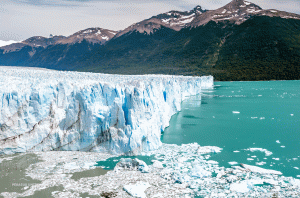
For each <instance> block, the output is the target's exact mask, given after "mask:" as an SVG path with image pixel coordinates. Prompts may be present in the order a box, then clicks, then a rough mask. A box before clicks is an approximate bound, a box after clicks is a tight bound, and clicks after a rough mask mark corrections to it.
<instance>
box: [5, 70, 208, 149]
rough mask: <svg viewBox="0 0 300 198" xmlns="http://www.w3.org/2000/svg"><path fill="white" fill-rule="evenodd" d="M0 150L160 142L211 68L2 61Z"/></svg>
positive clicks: (133, 146) (149, 146)
mask: <svg viewBox="0 0 300 198" xmlns="http://www.w3.org/2000/svg"><path fill="white" fill-rule="evenodd" d="M0 76H1V78H0V106H1V110H0V154H12V153H16V152H29V151H93V152H109V153H112V154H122V153H125V154H137V153H140V152H141V151H150V150H154V149H158V148H159V147H160V146H161V144H162V143H161V141H160V136H161V132H162V131H163V130H164V129H165V128H166V127H167V126H168V125H169V120H170V118H171V116H172V115H173V114H175V113H176V112H178V111H180V109H181V106H180V105H181V102H182V101H183V100H184V99H185V98H186V97H188V96H191V95H196V94H199V93H201V89H203V88H211V87H212V86H213V77H212V76H203V77H188V76H171V75H136V76H131V75H113V74H97V73H83V72H69V71H68V72H66V71H53V70H46V69H33V68H22V67H20V68H17V67H0Z"/></svg>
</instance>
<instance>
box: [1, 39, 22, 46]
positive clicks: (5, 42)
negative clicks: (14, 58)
mask: <svg viewBox="0 0 300 198" xmlns="http://www.w3.org/2000/svg"><path fill="white" fill-rule="evenodd" d="M17 42H18V41H13V40H9V41H1V40H0V47H2V46H5V45H10V44H13V43H17Z"/></svg>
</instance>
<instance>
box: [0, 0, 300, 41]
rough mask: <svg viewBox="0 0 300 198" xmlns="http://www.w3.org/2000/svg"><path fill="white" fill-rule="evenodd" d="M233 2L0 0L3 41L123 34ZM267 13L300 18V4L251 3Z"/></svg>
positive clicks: (291, 0) (293, 0) (279, 0)
mask: <svg viewBox="0 0 300 198" xmlns="http://www.w3.org/2000/svg"><path fill="white" fill-rule="evenodd" d="M230 1H231V0H152V1H149V0H148V1H147V0H0V25H1V28H0V40H4V41H8V40H15V41H21V40H24V39H27V38H29V37H31V36H46V37H48V36H49V35H50V34H53V35H65V36H68V35H71V34H73V33H75V32H77V31H79V30H83V29H86V28H90V27H101V28H105V29H111V30H122V29H124V28H126V27H128V26H129V25H131V24H133V23H136V22H139V21H142V20H144V19H147V18H150V17H151V16H153V15H157V14H160V13H163V12H168V11H170V10H181V11H186V10H191V9H192V8H194V7H195V6H197V5H200V6H202V8H203V9H208V10H212V9H217V8H220V7H222V6H224V5H225V4H227V3H229V2H230ZM250 1H251V2H253V3H255V4H257V5H259V6H260V7H262V8H263V9H271V8H272V9H278V10H282V11H288V12H293V13H297V14H300V0H250Z"/></svg>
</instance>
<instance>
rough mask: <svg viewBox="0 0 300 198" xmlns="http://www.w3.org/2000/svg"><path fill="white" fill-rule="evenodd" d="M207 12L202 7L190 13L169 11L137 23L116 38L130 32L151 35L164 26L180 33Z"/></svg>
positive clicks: (197, 7)
mask: <svg viewBox="0 0 300 198" xmlns="http://www.w3.org/2000/svg"><path fill="white" fill-rule="evenodd" d="M205 11H206V10H202V8H201V6H196V7H195V8H194V9H192V10H190V11H185V12H183V11H174V10H172V11H169V12H166V13H163V14H159V15H156V16H153V17H151V18H150V19H146V20H144V21H141V22H139V23H135V24H133V25H131V26H129V27H128V28H126V29H125V30H123V31H121V32H119V33H118V34H117V35H116V37H119V36H122V35H124V34H126V33H130V32H134V31H137V32H140V33H147V34H151V33H153V32H154V31H155V30H158V29H160V28H161V27H162V26H164V27H167V28H170V29H173V30H175V31H179V30H181V29H182V28H184V27H187V26H189V24H190V23H191V22H192V21H193V20H194V19H195V18H196V17H197V16H198V15H201V14H202V13H204V12H205Z"/></svg>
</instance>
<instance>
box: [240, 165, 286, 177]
mask: <svg viewBox="0 0 300 198" xmlns="http://www.w3.org/2000/svg"><path fill="white" fill-rule="evenodd" d="M241 166H242V167H243V168H245V169H248V170H249V171H251V172H254V173H260V174H274V175H282V172H280V171H276V170H269V169H264V168H260V167H257V166H251V165H247V164H241Z"/></svg>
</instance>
